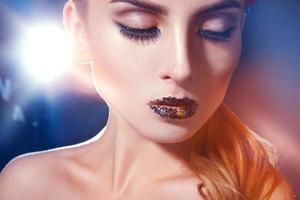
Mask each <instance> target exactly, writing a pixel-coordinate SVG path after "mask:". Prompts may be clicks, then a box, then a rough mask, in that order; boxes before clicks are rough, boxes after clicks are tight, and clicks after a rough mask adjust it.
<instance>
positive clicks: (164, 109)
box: [150, 105, 197, 120]
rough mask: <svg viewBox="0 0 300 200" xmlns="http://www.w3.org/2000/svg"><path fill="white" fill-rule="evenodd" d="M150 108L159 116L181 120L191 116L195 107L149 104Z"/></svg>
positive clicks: (194, 111)
mask: <svg viewBox="0 0 300 200" xmlns="http://www.w3.org/2000/svg"><path fill="white" fill-rule="evenodd" d="M150 109H151V110H152V111H153V112H154V113H155V114H157V115H159V116H160V117H161V118H167V119H178V120H183V119H187V118H190V117H192V116H193V115H194V114H195V113H196V110H197V107H196V106H188V107H179V106H172V107H171V106H164V105H150Z"/></svg>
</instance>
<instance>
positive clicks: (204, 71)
mask: <svg viewBox="0 0 300 200" xmlns="http://www.w3.org/2000/svg"><path fill="white" fill-rule="evenodd" d="M199 48H200V47H199ZM199 51H201V52H202V53H201V54H199V55H200V56H199V58H201V59H199V60H198V63H199V69H200V70H199V72H198V73H199V74H198V77H199V79H198V80H199V85H200V86H199V87H200V89H199V93H198V94H199V97H200V98H201V101H202V102H203V105H205V106H207V109H208V108H209V110H211V111H213V110H214V109H215V108H216V106H218V105H220V103H222V101H223V99H224V97H225V95H226V92H227V89H228V86H229V83H230V80H231V78H232V75H233V72H234V70H235V69H236V66H237V65H238V63H239V59H240V53H241V40H240V37H239V36H236V38H235V39H233V40H232V41H231V42H228V43H221V44H218V43H211V42H208V41H206V42H204V43H203V45H202V47H201V50H200V49H199ZM203 66H206V67H203Z"/></svg>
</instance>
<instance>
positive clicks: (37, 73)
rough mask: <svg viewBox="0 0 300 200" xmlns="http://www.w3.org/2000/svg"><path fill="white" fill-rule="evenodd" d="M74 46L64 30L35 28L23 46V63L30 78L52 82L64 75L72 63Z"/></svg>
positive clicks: (44, 27) (25, 38)
mask: <svg viewBox="0 0 300 200" xmlns="http://www.w3.org/2000/svg"><path fill="white" fill-rule="evenodd" d="M71 49H72V45H71V42H70V40H69V39H68V37H66V34H65V32H64V31H63V30H61V29H60V28H58V27H56V26H54V25H43V26H37V27H33V28H31V29H29V30H28V32H27V33H26V35H25V37H24V40H23V45H22V57H23V59H22V62H23V66H24V67H25V69H26V71H27V72H29V76H30V77H32V78H34V79H36V80H39V81H42V82H50V81H53V80H55V79H57V78H58V77H60V76H61V75H63V74H64V73H65V72H66V70H67V69H68V67H69V66H70V61H71V55H72V52H71Z"/></svg>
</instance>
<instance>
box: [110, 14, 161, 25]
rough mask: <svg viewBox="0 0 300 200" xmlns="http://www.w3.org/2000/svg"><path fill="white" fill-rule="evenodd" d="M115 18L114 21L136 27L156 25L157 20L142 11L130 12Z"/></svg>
mask: <svg viewBox="0 0 300 200" xmlns="http://www.w3.org/2000/svg"><path fill="white" fill-rule="evenodd" d="M117 19H118V20H115V21H118V22H120V23H122V24H126V25H128V26H130V27H133V28H137V29H147V28H150V27H154V26H157V21H156V20H155V19H154V18H153V17H151V16H149V15H147V14H145V13H142V12H131V13H128V14H125V15H123V16H122V17H121V16H120V17H118V18H117Z"/></svg>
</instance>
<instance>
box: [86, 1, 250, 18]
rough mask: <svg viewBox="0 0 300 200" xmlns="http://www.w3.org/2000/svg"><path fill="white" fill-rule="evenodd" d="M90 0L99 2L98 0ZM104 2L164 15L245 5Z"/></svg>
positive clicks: (189, 2) (231, 2) (239, 2)
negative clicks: (126, 5) (129, 5)
mask: <svg viewBox="0 0 300 200" xmlns="http://www.w3.org/2000/svg"><path fill="white" fill-rule="evenodd" d="M90 1H93V2H99V1H97V0H90ZM246 1H247V0H246ZM102 2H103V3H104V2H105V3H104V4H106V5H112V4H117V3H123V4H124V3H126V4H131V5H134V6H138V7H141V8H147V9H149V10H153V11H155V12H157V13H159V14H164V15H168V14H169V13H170V12H171V11H172V12H174V13H175V14H181V13H184V12H189V11H190V12H193V11H194V10H195V9H197V10H200V11H201V10H206V9H218V8H227V7H228V8H229V7H236V8H242V7H244V5H245V0H106V1H102Z"/></svg>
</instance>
